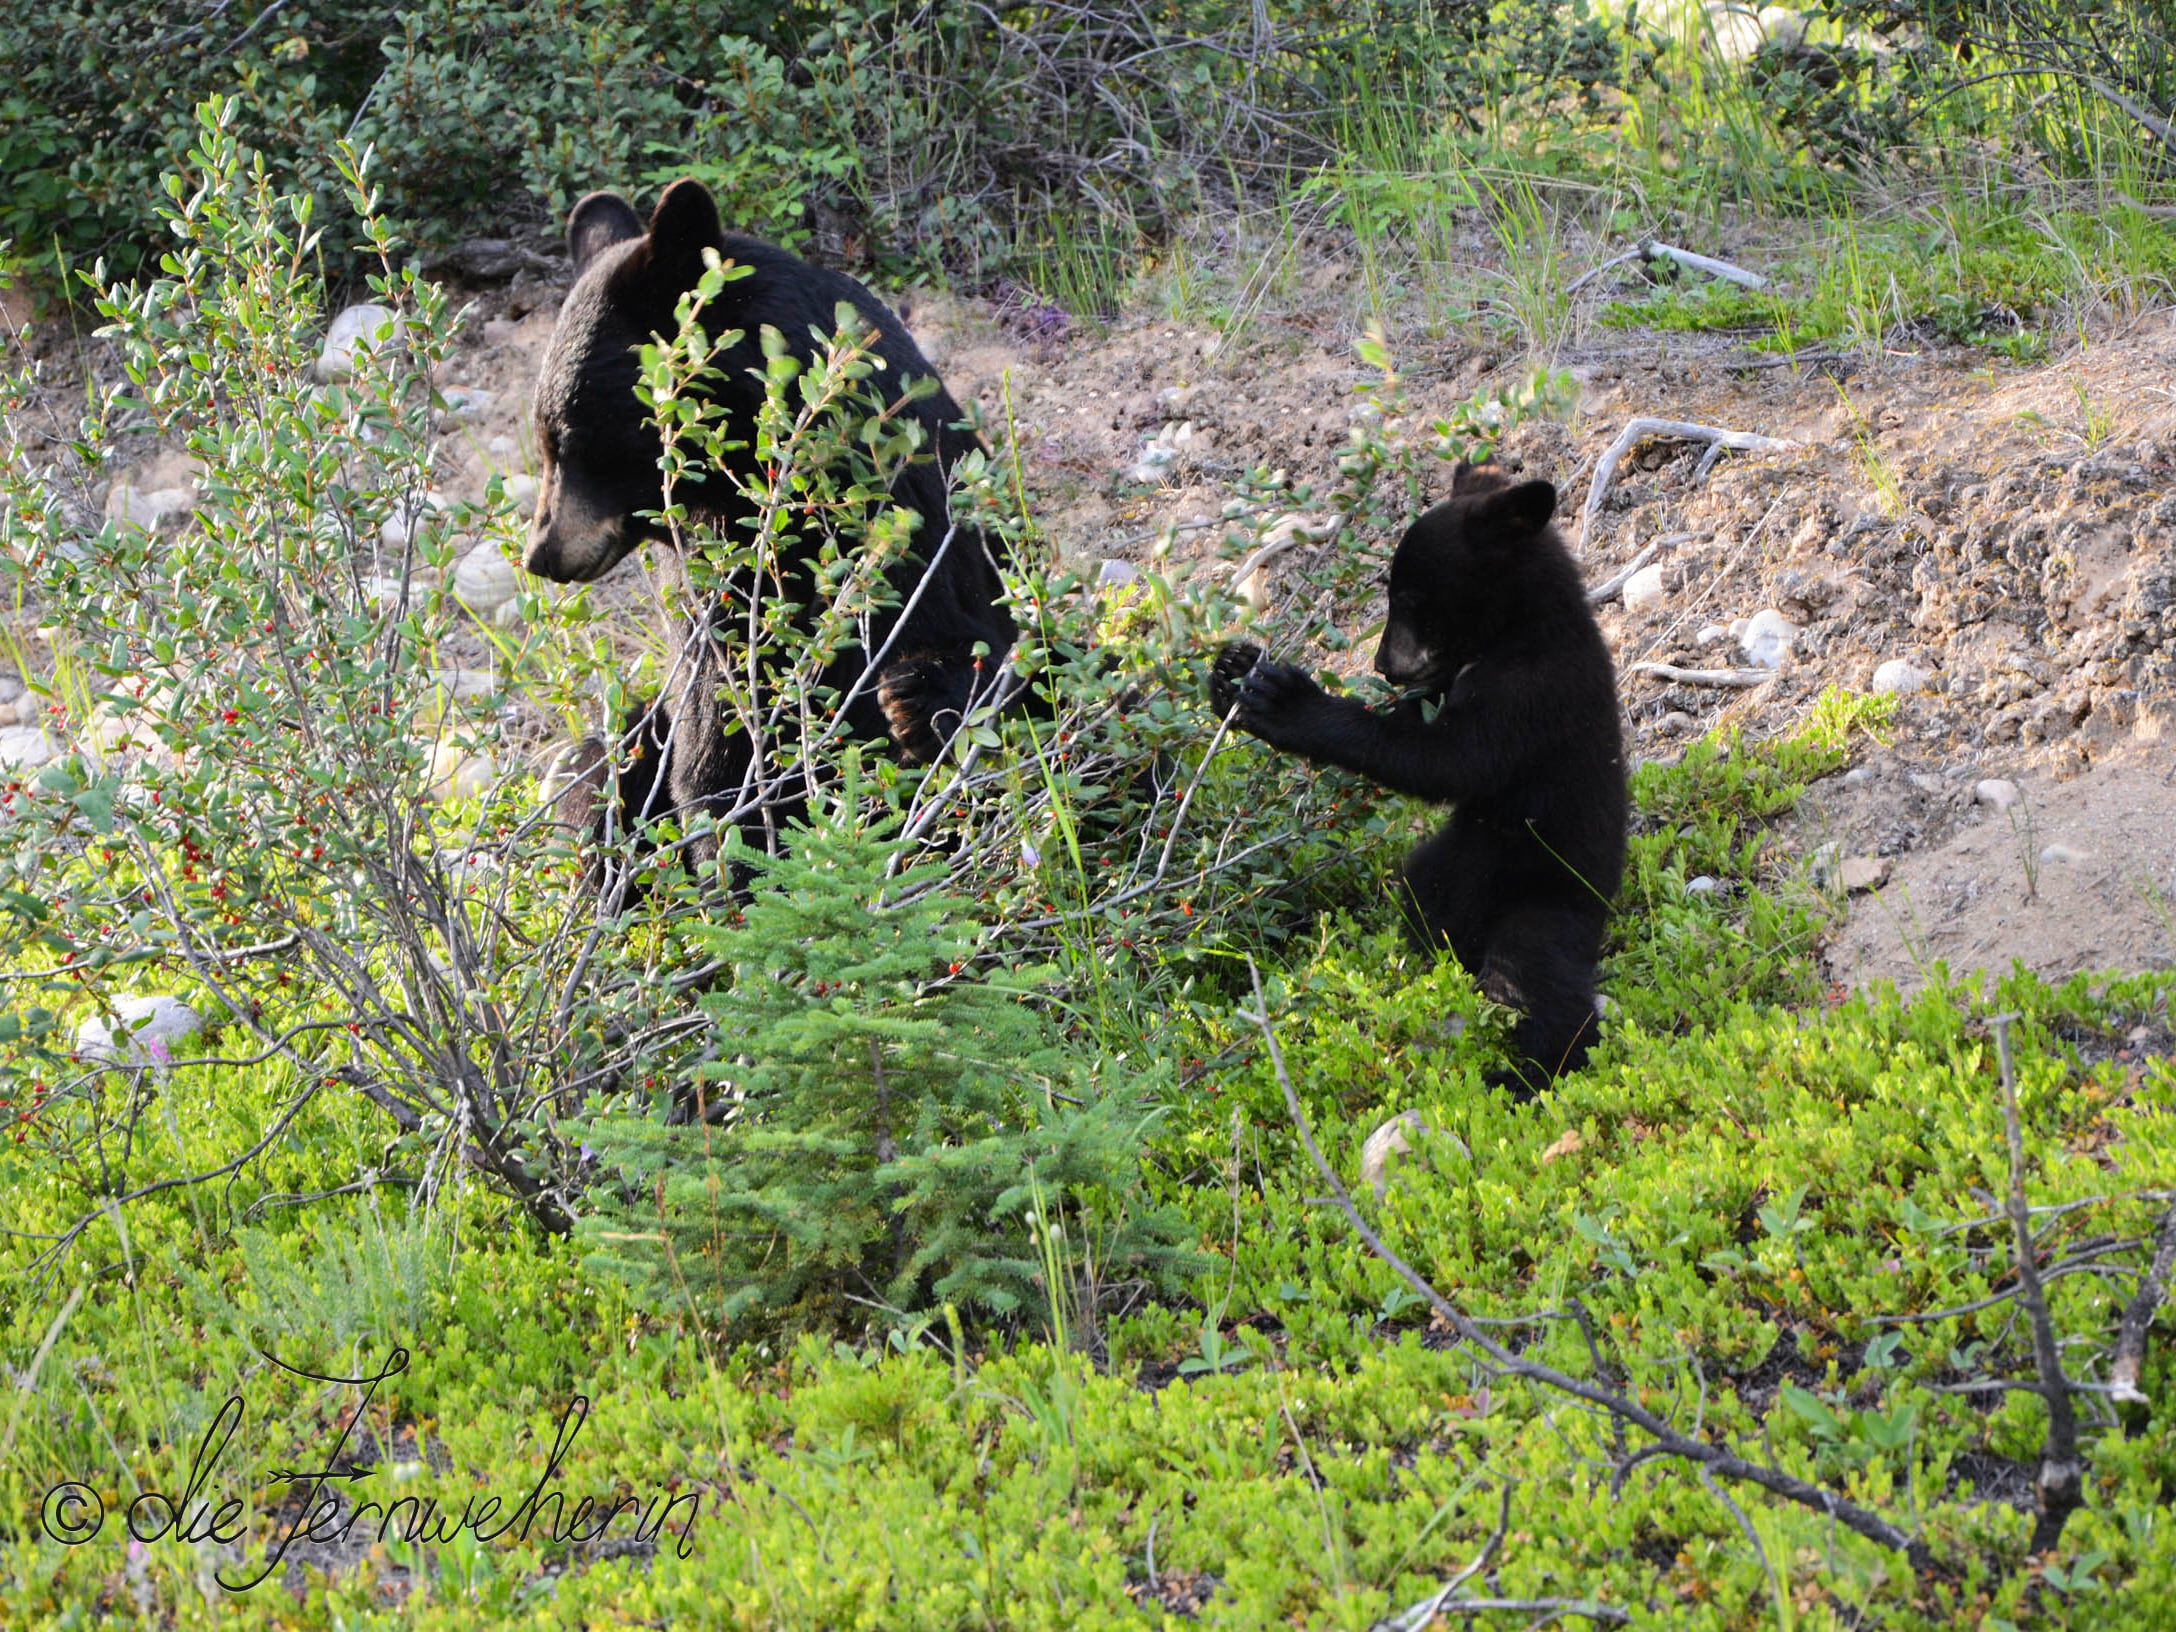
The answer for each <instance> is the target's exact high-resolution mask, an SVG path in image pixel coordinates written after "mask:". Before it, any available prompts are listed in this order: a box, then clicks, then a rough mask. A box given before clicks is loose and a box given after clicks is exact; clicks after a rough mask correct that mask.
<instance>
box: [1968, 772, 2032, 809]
mask: <svg viewBox="0 0 2176 1632" xmlns="http://www.w3.org/2000/svg"><path fill="white" fill-rule="evenodd" d="M1972 797H1973V798H1974V799H1976V800H1978V801H1979V802H1980V803H1981V804H1983V805H1986V806H1987V807H1989V808H1990V809H1992V810H2008V809H2009V808H2010V807H2011V806H2012V805H2015V804H2016V803H2017V802H2018V801H2019V800H2020V799H2022V798H2024V797H2025V795H2024V792H2023V790H2021V789H2020V788H2019V787H2018V785H2017V784H2016V783H2015V782H2012V781H2011V780H2010V779H2009V778H2008V777H2002V776H1990V777H1988V778H1987V779H1986V780H1985V781H1982V782H1975V783H1973V784H1972Z"/></svg>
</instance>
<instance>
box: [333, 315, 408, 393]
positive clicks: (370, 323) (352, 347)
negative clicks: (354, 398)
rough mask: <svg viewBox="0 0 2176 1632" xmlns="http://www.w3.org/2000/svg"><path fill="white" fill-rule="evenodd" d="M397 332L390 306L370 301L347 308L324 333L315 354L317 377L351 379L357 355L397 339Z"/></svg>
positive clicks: (394, 317) (398, 322)
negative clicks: (322, 340) (320, 345)
mask: <svg viewBox="0 0 2176 1632" xmlns="http://www.w3.org/2000/svg"><path fill="white" fill-rule="evenodd" d="M399 331H400V319H399V317H398V316H397V315H396V314H395V313H394V312H393V310H392V308H390V307H387V306H379V305H376V304H373V303H372V302H369V301H365V302H363V304H361V305H359V306H350V307H348V308H347V309H346V310H345V311H343V312H341V313H340V315H339V316H338V317H335V318H334V319H333V320H332V327H331V328H329V329H327V330H326V331H325V346H324V349H323V350H322V351H320V352H319V353H318V354H317V377H318V378H319V379H321V380H326V381H332V380H345V379H348V378H351V377H352V376H353V375H354V373H355V359H356V357H357V356H358V355H361V354H365V353H368V352H372V351H375V350H377V348H378V347H380V346H382V345H385V344H388V343H389V342H391V341H393V340H397V339H398V338H399Z"/></svg>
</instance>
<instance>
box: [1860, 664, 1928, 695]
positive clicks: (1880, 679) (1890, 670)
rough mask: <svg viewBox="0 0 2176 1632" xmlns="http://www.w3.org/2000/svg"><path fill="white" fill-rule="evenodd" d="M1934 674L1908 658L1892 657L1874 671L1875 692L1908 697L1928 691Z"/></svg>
mask: <svg viewBox="0 0 2176 1632" xmlns="http://www.w3.org/2000/svg"><path fill="white" fill-rule="evenodd" d="M1933 681H1934V676H1933V674H1932V673H1931V672H1930V671H1928V670H1926V669H1923V668H1921V667H1920V666H1919V665H1918V664H1917V663H1914V662H1913V661H1912V660H1911V659H1910V658H1908V657H1892V658H1890V659H1889V661H1888V662H1886V663H1884V664H1882V665H1881V666H1880V667H1879V668H1877V669H1875V670H1874V690H1875V691H1876V692H1877V693H1881V694H1884V695H1887V696H1895V697H1908V696H1910V695H1912V694H1913V693H1915V692H1921V691H1926V690H1928V689H1929V688H1930V687H1931V686H1932V684H1933Z"/></svg>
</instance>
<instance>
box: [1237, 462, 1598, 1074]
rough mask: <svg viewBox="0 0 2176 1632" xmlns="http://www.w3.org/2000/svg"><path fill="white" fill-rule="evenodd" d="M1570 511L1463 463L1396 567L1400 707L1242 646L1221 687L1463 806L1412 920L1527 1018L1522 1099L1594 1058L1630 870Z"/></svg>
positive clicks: (1295, 738)
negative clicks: (1568, 532) (1605, 939)
mask: <svg viewBox="0 0 2176 1632" xmlns="http://www.w3.org/2000/svg"><path fill="white" fill-rule="evenodd" d="M1555 513H1556V489H1555V488H1554V487H1552V486H1551V485H1550V484H1549V483H1547V482H1543V481H1526V482H1518V481H1514V480H1513V479H1512V478H1511V477H1509V476H1506V475H1505V474H1503V473H1502V472H1501V471H1500V470H1498V469H1496V468H1494V467H1493V466H1482V467H1478V468H1477V467H1474V466H1470V465H1460V466H1459V467H1458V469H1457V472H1456V473H1455V474H1454V476H1453V477H1452V480H1451V496H1450V497H1449V498H1448V499H1447V500H1445V501H1444V502H1443V503H1441V504H1438V505H1436V506H1435V507H1434V508H1433V509H1431V510H1429V511H1428V512H1427V513H1426V514H1424V515H1423V516H1422V517H1421V518H1420V519H1419V520H1418V521H1416V522H1414V523H1413V525H1412V527H1411V528H1409V529H1408V530H1407V532H1406V534H1405V537H1404V539H1403V540H1402V541H1401V542H1400V543H1399V545H1398V548H1397V552H1396V554H1395V555H1394V556H1393V557H1392V559H1391V563H1390V584H1389V591H1390V610H1389V618H1388V621H1387V622H1386V624H1385V625H1384V629H1383V637H1382V641H1381V643H1380V645H1379V646H1378V647H1377V650H1376V659H1375V666H1376V668H1377V669H1378V670H1379V671H1380V672H1381V674H1382V675H1383V677H1384V678H1385V679H1387V680H1388V681H1390V682H1391V684H1393V685H1395V686H1398V687H1401V688H1402V689H1403V690H1404V693H1405V695H1404V696H1403V697H1402V698H1400V699H1399V700H1398V701H1397V702H1396V703H1395V704H1393V705H1392V706H1390V707H1388V708H1385V709H1382V710H1379V711H1378V710H1374V709H1370V708H1367V707H1365V706H1364V705H1362V704H1361V703H1360V702H1358V701H1356V700H1354V699H1352V698H1346V697H1333V696H1330V695H1329V694H1328V693H1326V692H1324V691H1323V690H1322V689H1321V687H1319V686H1317V685H1316V684H1315V682H1314V681H1313V680H1312V679H1310V678H1309V677H1308V676H1307V675H1306V674H1305V673H1303V672H1302V671H1301V670H1299V669H1297V668H1294V667H1293V666H1291V665H1290V664H1287V663H1274V662H1270V661H1268V660H1267V659H1265V658H1264V657H1263V656H1262V653H1261V651H1260V650H1259V649H1258V648H1256V647H1254V646H1250V645H1247V644H1245V643H1244V642H1233V643H1232V644H1230V645H1227V646H1226V647H1225V648H1224V649H1223V650H1222V651H1221V652H1220V653H1218V655H1217V659H1216V664H1215V667H1214V670H1213V672H1212V675H1211V679H1210V698H1211V700H1212V702H1213V703H1214V704H1215V706H1216V708H1217V709H1218V711H1219V712H1228V711H1230V710H1231V709H1232V708H1233V707H1234V706H1236V707H1237V710H1238V713H1237V715H1236V723H1237V724H1238V725H1239V726H1240V727H1242V728H1243V729H1245V730H1246V731H1248V732H1250V733H1252V734H1253V735H1254V736H1257V737H1259V738H1261V739H1262V741H1264V742H1266V743H1268V744H1269V745H1270V746H1271V747H1272V748H1279V749H1282V750H1284V751H1285V752H1287V753H1293V754H1298V755H1299V756H1300V757H1301V758H1303V759H1306V760H1310V761H1312V762H1313V763H1315V764H1317V765H1332V766H1336V767H1337V768H1338V769H1340V770H1346V771H1351V772H1353V773H1354V774H1355V775H1358V776H1364V777H1366V778H1367V779H1368V780H1369V781H1371V782H1374V783H1377V784H1378V785H1380V786H1382V787H1385V788H1388V789H1391V790H1392V791H1393V792H1397V793H1404V794H1411V795H1413V796H1415V797H1417V798H1421V799H1428V800H1432V801H1435V802H1436V803H1439V804H1447V805H1449V806H1451V807H1452V811H1451V819H1450V822H1449V823H1448V825H1446V826H1445V827H1444V829H1443V830H1442V831H1441V832H1440V833H1438V834H1436V835H1435V836H1434V837H1433V838H1431V839H1428V840H1426V841H1425V842H1424V843H1422V844H1420V845H1419V846H1418V847H1416V848H1415V849H1414V851H1413V853H1412V854H1411V855H1410V856H1408V857H1407V858H1406V862H1405V868H1404V874H1403V880H1402V887H1401V890H1400V895H1401V897H1402V901H1403V905H1404V908H1405V914H1406V921H1407V925H1408V927H1409V929H1410V930H1411V931H1412V934H1413V937H1414V939H1415V941H1416V943H1417V944H1419V945H1420V946H1421V947H1423V948H1424V949H1434V948H1441V947H1445V946H1448V947H1449V948H1450V950H1451V952H1452V954H1453V955H1454V956H1456V957H1457V959H1458V961H1459V962H1460V963H1461V964H1463V965H1464V966H1465V967H1466V968H1467V969H1468V970H1470V971H1472V973H1473V975H1474V978H1475V979H1476V980H1477V981H1478V982H1479V983H1480V986H1481V989H1482V991H1483V992H1485V993H1486V994H1487V995H1488V996H1489V997H1490V998H1492V999H1494V1000H1495V1001H1497V1002H1500V1003H1504V1004H1507V1005H1508V1006H1510V1007H1512V1008H1514V1009H1517V1010H1518V1011H1519V1012H1520V1015H1521V1019H1520V1022H1519V1025H1518V1028H1517V1031H1516V1033H1515V1034H1514V1047H1515V1050H1516V1054H1517V1060H1516V1069H1517V1073H1518V1075H1517V1077H1516V1078H1505V1079H1503V1080H1504V1082H1505V1085H1506V1086H1509V1087H1510V1088H1511V1089H1512V1090H1513V1091H1514V1092H1515V1093H1518V1094H1520V1095H1521V1096H1522V1097H1523V1096H1524V1095H1526V1094H1529V1093H1531V1092H1533V1091H1534V1090H1535V1089H1537V1088H1540V1087H1544V1086H1546V1085H1547V1083H1548V1082H1549V1080H1550V1079H1551V1078H1552V1077H1554V1076H1555V1075H1556V1074H1557V1073H1558V1072H1560V1071H1569V1070H1574V1069H1576V1068H1577V1067H1578V1066H1579V1065H1580V1064H1581V1063H1582V1062H1583V1061H1584V1060H1585V1058H1586V1054H1587V1049H1588V1046H1589V1044H1590V1043H1591V1042H1592V1040H1593V1037H1594V1034H1595V1001H1594V971H1595V964H1596V962H1597V961H1598V959H1599V958H1600V956H1601V950H1602V932H1603V928H1604V925H1605V922H1606V920H1607V917H1608V912H1609V904H1610V902H1611V900H1612V899H1613V898H1614V897H1615V895H1616V893H1617V886H1618V884H1619V882H1620V880H1621V878H1622V875H1623V872H1624V850H1625V772H1624V742H1623V737H1622V734H1621V732H1620V729H1619V725H1618V715H1617V684H1616V674H1615V671H1614V669H1613V667H1612V665H1611V663H1610V658H1609V649H1608V647H1607V646H1605V645H1604V644H1603V641H1602V634H1601V631H1600V629H1598V628H1597V627H1596V626H1595V621H1594V614H1593V612H1592V611H1591V610H1590V609H1589V608H1588V605H1587V598H1586V592H1585V589H1584V588H1583V586H1582V585H1581V582H1580V577H1579V569H1578V567H1577V565H1576V564H1575V563H1574V562H1573V560H1572V558H1571V555H1570V552H1569V551H1567V550H1566V549H1565V547H1564V541H1563V540H1562V539H1561V538H1560V537H1559V536H1558V534H1557V531H1556V529H1555V528H1554V527H1553V526H1552V525H1550V519H1551V517H1552V516H1554V515H1555Z"/></svg>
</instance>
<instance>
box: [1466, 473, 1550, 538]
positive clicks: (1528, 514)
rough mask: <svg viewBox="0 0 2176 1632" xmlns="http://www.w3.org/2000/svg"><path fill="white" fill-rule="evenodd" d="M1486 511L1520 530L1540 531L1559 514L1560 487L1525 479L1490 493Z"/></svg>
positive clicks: (1511, 527)
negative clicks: (1558, 488) (1515, 484)
mask: <svg viewBox="0 0 2176 1632" xmlns="http://www.w3.org/2000/svg"><path fill="white" fill-rule="evenodd" d="M1482 514H1483V515H1485V516H1487V517H1488V519H1489V520H1491V521H1493V522H1497V523H1499V524H1501V525H1502V526H1504V527H1506V528H1509V529H1510V530H1512V531H1514V532H1518V533H1538V532H1540V531H1541V530H1542V528H1544V527H1546V526H1548V525H1549V518H1550V517H1551V516H1553V515H1555V514H1556V488H1555V486H1554V485H1553V484H1551V483H1549V482H1521V483H1519V484H1518V486H1516V487H1506V488H1504V489H1502V490H1501V491H1500V492H1496V493H1492V494H1490V495H1489V496H1488V497H1487V498H1486V499H1485V500H1483V501H1482Z"/></svg>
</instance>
